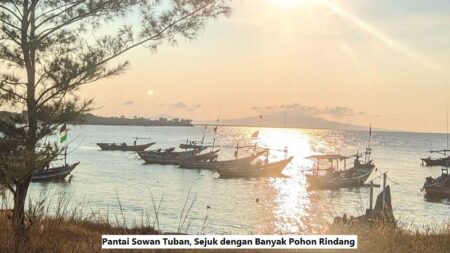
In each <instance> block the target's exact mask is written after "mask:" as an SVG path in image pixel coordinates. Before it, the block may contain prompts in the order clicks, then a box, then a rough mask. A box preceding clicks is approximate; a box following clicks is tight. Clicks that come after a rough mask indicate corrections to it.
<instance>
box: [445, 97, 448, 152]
mask: <svg viewBox="0 0 450 253" xmlns="http://www.w3.org/2000/svg"><path fill="white" fill-rule="evenodd" d="M445 114H446V116H447V150H446V151H445V152H444V155H446V153H447V151H449V149H448V105H447V103H446V104H445Z"/></svg>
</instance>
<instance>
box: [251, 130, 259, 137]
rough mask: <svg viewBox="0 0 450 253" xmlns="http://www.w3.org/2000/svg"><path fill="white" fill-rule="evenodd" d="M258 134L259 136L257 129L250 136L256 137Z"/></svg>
mask: <svg viewBox="0 0 450 253" xmlns="http://www.w3.org/2000/svg"><path fill="white" fill-rule="evenodd" d="M258 136H259V130H258V131H256V132H254V133H253V134H252V138H258Z"/></svg>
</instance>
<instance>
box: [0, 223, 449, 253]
mask: <svg viewBox="0 0 450 253" xmlns="http://www.w3.org/2000/svg"><path fill="white" fill-rule="evenodd" d="M29 233H30V238H29V241H28V243H27V246H26V252H100V251H101V236H102V235H103V234H139V235H142V234H147V235H152V234H159V231H157V230H155V229H153V228H152V227H140V228H134V229H128V228H123V227H116V226H111V225H110V224H108V223H107V222H101V221H88V220H68V219H62V218H52V219H50V218H44V219H42V220H40V221H38V222H35V223H33V225H32V226H31V227H30V229H29ZM327 234H357V235H358V240H359V246H358V250H356V251H353V250H352V252H405V253H406V252H408V253H409V252H430V253H440V252H449V249H450V224H448V223H447V224H444V225H442V226H439V227H435V228H429V229H426V230H424V232H408V230H405V229H399V228H397V229H394V228H391V227H386V226H382V225H375V226H374V225H372V226H368V225H345V226H332V227H331V228H330V230H329V231H327ZM12 239H13V238H12V228H11V225H10V222H9V221H8V220H5V218H0V242H1V243H0V252H12V250H13V243H12V242H13V241H12ZM108 252H126V251H123V250H120V251H108ZM133 252H162V251H161V250H159V251H158V250H145V251H144V250H142V251H136V250H135V251H133ZM188 252H194V250H191V251H188ZM214 252H226V251H221V250H219V251H217V250H216V251H214ZM240 252H241V251H240ZM242 252H250V250H243V251H242ZM251 252H255V251H251ZM302 252H304V251H302ZM312 252H324V251H312ZM328 252H330V251H328ZM333 252H343V251H342V250H340V251H333Z"/></svg>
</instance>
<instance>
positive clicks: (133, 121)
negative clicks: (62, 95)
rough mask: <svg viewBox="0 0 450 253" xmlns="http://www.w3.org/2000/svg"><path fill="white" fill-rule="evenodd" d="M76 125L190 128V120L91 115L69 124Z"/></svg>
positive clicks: (88, 114)
mask: <svg viewBox="0 0 450 253" xmlns="http://www.w3.org/2000/svg"><path fill="white" fill-rule="evenodd" d="M71 123H73V124H78V125H80V124H81V125H112V126H188V127H191V126H193V125H192V120H191V119H180V118H173V119H168V118H164V117H160V118H159V119H146V118H143V117H136V116H135V117H133V118H126V117H125V116H120V117H102V116H97V115H94V114H91V113H87V114H84V115H83V116H81V118H80V120H79V121H77V122H71Z"/></svg>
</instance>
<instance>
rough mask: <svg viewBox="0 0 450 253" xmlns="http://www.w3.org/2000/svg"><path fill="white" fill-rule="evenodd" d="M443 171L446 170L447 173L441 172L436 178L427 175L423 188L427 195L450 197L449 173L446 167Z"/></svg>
mask: <svg viewBox="0 0 450 253" xmlns="http://www.w3.org/2000/svg"><path fill="white" fill-rule="evenodd" d="M443 171H447V173H445V174H444V173H443V174H442V175H441V176H440V177H438V178H436V179H434V178H431V177H428V178H427V179H426V180H425V183H424V185H423V190H424V191H425V195H426V196H427V197H436V198H439V197H450V175H449V174H448V170H447V169H444V170H443Z"/></svg>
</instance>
